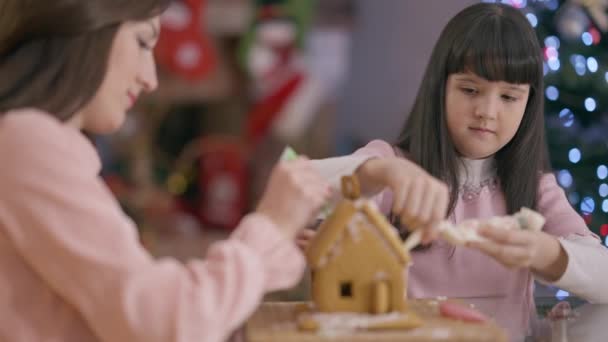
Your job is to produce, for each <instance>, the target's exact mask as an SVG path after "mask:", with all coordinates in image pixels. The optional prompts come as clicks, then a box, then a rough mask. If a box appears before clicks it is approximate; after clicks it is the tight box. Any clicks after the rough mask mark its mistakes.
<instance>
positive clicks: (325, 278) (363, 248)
mask: <svg viewBox="0 0 608 342" xmlns="http://www.w3.org/2000/svg"><path fill="white" fill-rule="evenodd" d="M359 217H360V215H359ZM335 247H336V248H335V249H332V251H330V252H329V254H328V255H327V259H326V264H325V265H324V266H323V267H321V268H319V269H316V270H315V271H314V273H313V278H312V297H313V301H314V302H315V304H316V306H317V307H318V309H319V310H320V311H322V312H371V311H372V305H373V300H374V298H373V286H374V281H375V280H376V279H383V280H385V281H386V282H387V283H388V285H389V294H390V299H389V302H390V304H389V311H400V310H403V309H404V298H405V296H404V293H405V289H406V285H407V284H406V282H407V279H406V274H407V273H406V270H405V269H404V267H403V266H402V265H401V264H400V263H399V261H398V259H397V257H396V256H395V254H394V252H393V251H392V250H391V249H390V248H389V246H388V244H387V243H386V242H385V241H384V239H383V238H382V237H381V235H380V233H379V232H378V231H377V230H376V229H375V228H374V227H371V226H370V225H369V223H368V222H367V221H364V220H359V221H358V223H351V227H349V228H347V229H345V230H344V233H343V234H342V236H341V238H340V239H338V241H337V242H336V246H335ZM349 294H350V296H349Z"/></svg>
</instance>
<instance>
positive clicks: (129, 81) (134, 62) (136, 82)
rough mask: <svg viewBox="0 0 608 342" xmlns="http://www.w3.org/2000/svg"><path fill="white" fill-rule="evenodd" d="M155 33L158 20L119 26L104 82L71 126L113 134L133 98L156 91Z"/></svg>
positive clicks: (158, 25)
mask: <svg viewBox="0 0 608 342" xmlns="http://www.w3.org/2000/svg"><path fill="white" fill-rule="evenodd" d="M159 30H160V20H159V18H158V17H155V18H152V19H150V20H147V21H141V22H126V23H124V24H122V25H121V27H120V28H119V30H118V32H117V34H116V36H115V37H114V42H113V45H112V50H111V52H110V57H109V61H108V69H107V72H106V75H105V77H104V80H103V82H102V84H101V86H100V88H99V90H98V91H97V93H96V94H95V96H94V97H93V99H92V100H91V101H90V102H89V103H88V104H86V105H85V106H84V107H83V109H82V110H81V111H80V112H78V113H77V114H76V115H75V116H74V118H73V119H72V120H70V121H71V123H72V124H73V125H75V126H77V127H78V128H80V129H83V130H85V131H88V132H90V133H110V132H113V131H116V130H117V129H118V128H120V126H121V125H122V124H123V122H124V120H125V116H126V113H127V111H128V110H129V109H130V108H131V107H132V106H133V105H134V104H135V101H136V100H137V97H138V96H139V95H140V94H141V93H142V92H150V91H153V90H154V89H156V87H157V79H156V64H155V62H154V55H153V52H152V50H153V48H154V46H155V45H156V42H157V40H158V34H159ZM83 63H86V61H84V62H83Z"/></svg>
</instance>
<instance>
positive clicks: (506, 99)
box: [502, 95, 517, 102]
mask: <svg viewBox="0 0 608 342" xmlns="http://www.w3.org/2000/svg"><path fill="white" fill-rule="evenodd" d="M502 98H503V100H505V101H507V102H515V101H517V98H516V97H513V96H509V95H503V96H502Z"/></svg>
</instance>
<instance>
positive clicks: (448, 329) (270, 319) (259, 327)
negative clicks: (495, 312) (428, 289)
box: [245, 300, 507, 342]
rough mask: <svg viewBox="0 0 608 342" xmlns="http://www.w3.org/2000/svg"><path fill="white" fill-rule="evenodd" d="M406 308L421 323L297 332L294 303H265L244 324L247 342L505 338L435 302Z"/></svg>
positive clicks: (497, 341) (497, 330) (414, 302)
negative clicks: (444, 313) (442, 310)
mask: <svg viewBox="0 0 608 342" xmlns="http://www.w3.org/2000/svg"><path fill="white" fill-rule="evenodd" d="M408 303H409V304H408V305H409V306H408V307H409V308H410V310H412V311H413V312H415V313H416V314H417V315H419V316H420V317H421V318H422V319H423V320H424V321H425V324H424V325H423V326H422V327H419V328H416V329H412V330H399V331H395V330H393V331H357V332H341V333H339V334H332V335H328V334H325V335H323V334H321V333H311V332H301V331H299V330H298V329H297V327H296V324H295V322H296V316H297V312H296V306H297V305H298V303H295V302H289V303H286V302H267V303H264V304H262V306H261V307H260V308H259V309H258V310H257V311H256V313H255V314H254V315H253V316H252V317H251V319H250V320H249V321H248V322H247V325H246V327H245V340H246V341H247V342H311V341H328V342H330V341H331V342H357V341H365V342H369V341H373V342H393V341H403V342H407V341H420V342H425V341H467V342H475V341H492V342H500V341H507V337H506V333H505V331H504V330H502V329H501V328H499V327H498V325H496V324H495V323H493V322H491V323H486V324H476V323H465V322H461V321H455V320H451V319H447V318H443V317H440V316H439V314H438V308H437V302H436V301H432V300H410V301H409V302H408Z"/></svg>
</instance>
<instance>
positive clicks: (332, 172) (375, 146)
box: [312, 140, 395, 213]
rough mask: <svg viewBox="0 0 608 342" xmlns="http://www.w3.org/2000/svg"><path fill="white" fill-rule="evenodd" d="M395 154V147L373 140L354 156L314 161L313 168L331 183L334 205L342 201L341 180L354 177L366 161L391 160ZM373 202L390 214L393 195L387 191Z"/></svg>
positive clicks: (379, 194) (381, 193)
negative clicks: (373, 159)
mask: <svg viewBox="0 0 608 342" xmlns="http://www.w3.org/2000/svg"><path fill="white" fill-rule="evenodd" d="M394 156H395V152H394V150H393V147H392V146H391V145H390V144H389V143H387V142H385V141H382V140H373V141H371V142H370V143H369V144H367V145H365V146H364V147H362V148H360V149H358V150H356V151H355V152H354V153H353V154H351V155H347V156H342V157H333V158H326V159H317V160H313V161H312V163H313V166H314V167H315V168H316V169H317V171H318V172H319V173H320V174H321V175H322V176H323V177H324V178H325V179H326V180H327V181H328V182H329V184H330V185H331V187H332V188H333V189H334V194H335V196H334V198H333V199H332V203H336V202H337V201H339V200H340V199H341V191H340V188H341V179H342V177H343V176H347V175H352V174H353V173H355V171H357V169H358V168H359V167H360V166H361V165H363V163H365V162H366V161H368V160H369V159H372V158H389V157H394ZM372 200H373V201H374V202H375V203H376V204H377V205H378V206H379V207H380V209H381V211H382V212H384V213H388V211H390V205H391V203H390V201H391V200H392V194H391V193H390V190H388V189H385V190H383V191H381V192H380V193H378V194H376V195H374V196H373V198H372Z"/></svg>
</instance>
